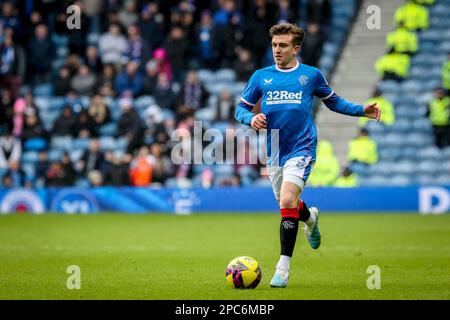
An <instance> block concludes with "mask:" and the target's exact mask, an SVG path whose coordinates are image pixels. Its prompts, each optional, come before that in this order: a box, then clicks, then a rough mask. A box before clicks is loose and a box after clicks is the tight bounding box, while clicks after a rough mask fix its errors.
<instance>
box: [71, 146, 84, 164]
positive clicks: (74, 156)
mask: <svg viewBox="0 0 450 320" xmlns="http://www.w3.org/2000/svg"><path fill="white" fill-rule="evenodd" d="M83 153H84V150H83V149H72V150H70V152H69V158H70V161H72V162H73V163H75V162H77V161H78V160H80V159H81V157H82V156H83Z"/></svg>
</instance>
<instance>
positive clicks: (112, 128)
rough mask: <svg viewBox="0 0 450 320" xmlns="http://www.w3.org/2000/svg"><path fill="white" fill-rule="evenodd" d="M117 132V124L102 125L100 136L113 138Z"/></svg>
mask: <svg viewBox="0 0 450 320" xmlns="http://www.w3.org/2000/svg"><path fill="white" fill-rule="evenodd" d="M116 130H117V123H115V122H110V123H106V124H104V125H102V126H101V127H100V130H99V133H100V136H113V135H114V134H115V133H116Z"/></svg>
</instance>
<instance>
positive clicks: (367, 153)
mask: <svg viewBox="0 0 450 320" xmlns="http://www.w3.org/2000/svg"><path fill="white" fill-rule="evenodd" d="M348 160H349V162H360V163H364V164H374V163H376V162H377V161H378V150H377V144H376V143H375V141H373V140H372V139H371V138H370V137H369V133H368V131H367V130H366V129H364V128H362V129H360V131H359V136H358V137H356V138H355V139H352V140H351V141H350V142H349V146H348Z"/></svg>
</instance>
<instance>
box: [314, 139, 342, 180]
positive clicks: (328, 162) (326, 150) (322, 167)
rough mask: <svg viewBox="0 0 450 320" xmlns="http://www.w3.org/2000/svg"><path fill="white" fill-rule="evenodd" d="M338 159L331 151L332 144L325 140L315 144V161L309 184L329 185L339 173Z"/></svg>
mask: <svg viewBox="0 0 450 320" xmlns="http://www.w3.org/2000/svg"><path fill="white" fill-rule="evenodd" d="M339 171H340V169H339V161H338V159H337V158H336V156H335V155H334V153H333V146H332V145H331V143H330V142H328V141H326V140H321V141H319V143H318V145H317V156H316V163H315V164H314V167H313V169H312V171H311V174H310V176H309V179H308V183H309V185H311V186H331V185H332V184H333V183H334V181H335V180H336V179H337V177H338V175H339Z"/></svg>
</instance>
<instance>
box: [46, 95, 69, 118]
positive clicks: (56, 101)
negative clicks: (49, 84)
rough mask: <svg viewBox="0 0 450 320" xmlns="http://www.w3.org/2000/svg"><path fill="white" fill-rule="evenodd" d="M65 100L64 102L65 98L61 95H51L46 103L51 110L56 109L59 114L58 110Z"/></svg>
mask: <svg viewBox="0 0 450 320" xmlns="http://www.w3.org/2000/svg"><path fill="white" fill-rule="evenodd" d="M65 102H66V99H65V98H63V97H52V98H50V100H49V101H48V103H49V106H48V108H49V109H50V110H53V111H58V114H59V112H60V111H61V110H62V108H63V107H64V105H65Z"/></svg>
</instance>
